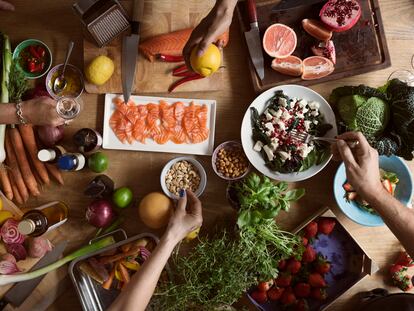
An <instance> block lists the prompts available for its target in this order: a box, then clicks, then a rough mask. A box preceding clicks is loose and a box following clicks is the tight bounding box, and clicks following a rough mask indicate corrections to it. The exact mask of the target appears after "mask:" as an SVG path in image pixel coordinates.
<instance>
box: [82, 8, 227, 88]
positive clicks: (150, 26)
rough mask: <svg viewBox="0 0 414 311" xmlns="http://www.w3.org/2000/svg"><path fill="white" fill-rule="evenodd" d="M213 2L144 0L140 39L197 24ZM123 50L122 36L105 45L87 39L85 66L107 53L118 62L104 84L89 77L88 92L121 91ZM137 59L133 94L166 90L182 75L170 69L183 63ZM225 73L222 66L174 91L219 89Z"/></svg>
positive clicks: (140, 56)
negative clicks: (212, 72)
mask: <svg viewBox="0 0 414 311" xmlns="http://www.w3.org/2000/svg"><path fill="white" fill-rule="evenodd" d="M121 3H122V5H123V7H124V8H125V10H126V11H127V12H129V11H130V10H131V6H132V2H131V1H121ZM213 5H214V1H212V0H204V1H193V2H192V3H191V4H189V2H188V1H187V0H175V1H165V0H163V1H160V0H145V6H144V17H143V22H142V27H141V40H145V39H146V38H148V37H152V36H155V35H159V34H163V33H168V32H171V31H175V30H180V29H185V28H189V27H194V26H196V25H197V24H198V23H199V22H200V20H201V19H202V18H203V17H204V16H205V15H207V13H208V12H209V10H210V9H211V7H212V6H213ZM121 50H122V39H121V38H118V39H116V40H114V41H113V42H111V43H110V44H109V45H107V46H105V47H103V48H99V47H97V46H96V45H95V44H94V43H92V42H90V41H88V39H86V38H85V39H84V41H83V58H84V63H85V68H86V66H87V65H88V64H89V63H90V62H91V60H92V59H93V58H95V57H96V56H98V55H107V56H109V57H110V58H112V59H113V61H114V63H115V72H114V74H113V75H112V77H111V79H110V80H109V81H108V82H107V83H105V84H104V85H101V86H96V85H93V84H90V83H88V82H87V81H86V82H85V90H86V91H87V92H88V93H94V94H105V93H122V79H121V53H122V51H121ZM137 62H138V63H137V66H136V70H135V84H134V86H133V87H132V93H133V94H137V93H139V94H142V93H167V92H168V87H169V86H170V85H171V84H172V83H173V82H174V81H176V80H178V79H179V78H177V77H173V76H172V75H171V71H172V69H173V68H175V67H176V66H178V65H180V64H181V63H173V64H171V63H163V62H153V63H151V62H150V61H148V60H147V59H146V58H144V56H143V55H142V54H141V53H140V54H139V56H138V61H137ZM223 76H224V71H223V70H219V71H217V72H216V73H215V74H214V75H212V76H211V77H208V78H205V79H201V80H196V81H190V82H188V83H185V84H183V85H181V86H180V87H178V88H177V89H176V90H175V91H174V93H177V92H197V91H217V90H220V89H221V88H222V85H223Z"/></svg>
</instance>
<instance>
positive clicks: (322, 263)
mask: <svg viewBox="0 0 414 311" xmlns="http://www.w3.org/2000/svg"><path fill="white" fill-rule="evenodd" d="M315 270H316V272H318V273H320V274H326V273H328V272H329V271H330V270H331V263H330V262H329V261H327V260H326V258H325V257H323V256H322V255H318V258H317V260H316V264H315Z"/></svg>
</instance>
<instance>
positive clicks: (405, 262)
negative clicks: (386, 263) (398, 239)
mask: <svg viewBox="0 0 414 311" xmlns="http://www.w3.org/2000/svg"><path fill="white" fill-rule="evenodd" d="M395 263H396V264H397V265H401V266H405V267H412V266H414V261H413V259H412V258H411V257H410V255H408V254H407V252H405V251H401V252H400V253H399V254H398V257H397V260H396V261H395Z"/></svg>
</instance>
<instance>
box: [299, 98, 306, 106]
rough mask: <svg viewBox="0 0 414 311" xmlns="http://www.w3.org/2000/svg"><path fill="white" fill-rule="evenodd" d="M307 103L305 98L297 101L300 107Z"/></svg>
mask: <svg viewBox="0 0 414 311" xmlns="http://www.w3.org/2000/svg"><path fill="white" fill-rule="evenodd" d="M307 104H308V102H307V101H306V100H305V99H301V100H300V101H298V106H299V107H300V108H305V107H306V105H307Z"/></svg>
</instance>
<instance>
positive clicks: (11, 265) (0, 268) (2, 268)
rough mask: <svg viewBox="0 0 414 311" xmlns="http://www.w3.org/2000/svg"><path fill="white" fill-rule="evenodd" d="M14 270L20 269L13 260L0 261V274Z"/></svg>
mask: <svg viewBox="0 0 414 311" xmlns="http://www.w3.org/2000/svg"><path fill="white" fill-rule="evenodd" d="M16 272H20V270H19V268H17V266H16V263H15V262H10V261H7V260H2V261H0V274H14V273H16Z"/></svg>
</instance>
